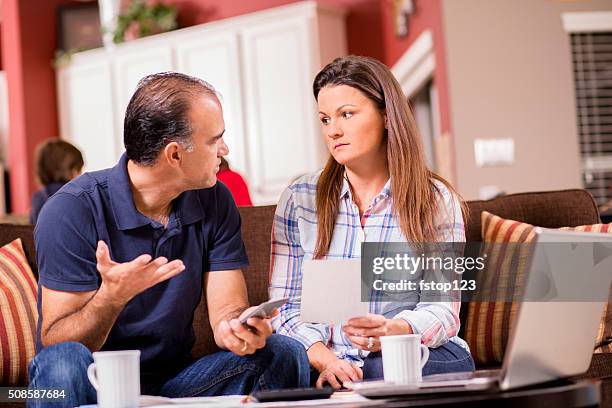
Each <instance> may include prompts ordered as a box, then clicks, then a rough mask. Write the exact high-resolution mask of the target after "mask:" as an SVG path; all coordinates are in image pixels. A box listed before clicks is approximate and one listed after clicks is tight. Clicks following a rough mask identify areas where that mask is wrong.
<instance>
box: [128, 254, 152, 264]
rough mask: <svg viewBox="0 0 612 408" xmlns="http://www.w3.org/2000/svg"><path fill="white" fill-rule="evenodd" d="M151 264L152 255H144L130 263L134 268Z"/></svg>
mask: <svg viewBox="0 0 612 408" xmlns="http://www.w3.org/2000/svg"><path fill="white" fill-rule="evenodd" d="M158 259H159V258H158ZM149 262H151V255H149V254H142V255H140V256H139V257H136V258H134V259H132V260H131V261H130V262H129V263H131V264H132V265H134V266H144V265H146V264H148V263H149Z"/></svg>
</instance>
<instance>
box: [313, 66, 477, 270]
mask: <svg viewBox="0 0 612 408" xmlns="http://www.w3.org/2000/svg"><path fill="white" fill-rule="evenodd" d="M338 85H347V86H350V87H353V88H355V89H357V90H359V91H360V92H362V93H363V94H364V95H365V96H366V97H367V98H369V99H370V100H371V101H373V102H374V104H375V105H376V106H377V107H378V109H380V111H381V113H383V114H385V115H386V117H387V131H386V141H387V162H388V163H389V164H388V165H389V175H390V177H391V193H392V198H393V214H394V216H395V217H397V218H398V219H399V224H400V228H401V230H402V233H403V234H404V236H405V237H406V239H407V240H409V241H412V242H434V241H435V238H436V225H435V218H436V216H437V214H438V212H439V211H440V208H439V205H438V200H437V198H438V195H439V194H440V191H439V190H438V188H437V186H436V184H435V181H436V180H437V181H439V182H441V183H443V184H444V185H445V186H446V187H447V188H448V189H449V190H450V191H451V192H452V193H453V194H455V195H456V196H459V195H458V194H457V192H456V191H455V189H454V188H453V187H452V186H451V185H450V183H448V182H447V181H446V180H444V179H443V178H442V177H440V176H438V175H437V174H435V173H434V172H432V171H431V170H429V169H428V168H427V165H426V164H425V159H424V153H423V146H422V144H421V138H420V136H419V131H418V128H417V126H416V122H415V120H414V117H413V115H412V111H411V110H410V105H409V104H408V100H407V98H406V97H405V96H404V93H403V91H402V89H401V87H400V85H399V83H398V82H397V80H396V79H395V78H394V76H393V74H392V73H391V71H390V70H389V68H387V67H386V66H385V65H384V64H383V63H381V62H380V61H378V60H376V59H374V58H369V57H360V56H354V55H351V56H348V57H342V58H336V59H335V60H334V61H332V62H331V63H329V64H328V65H327V66H325V68H323V69H322V70H321V72H319V73H318V74H317V76H316V77H315V79H314V83H313V92H314V96H315V99H316V100H317V101H318V97H319V91H320V90H321V89H323V88H324V87H326V86H338ZM343 175H344V166H343V165H341V164H340V163H338V162H337V161H336V160H335V159H334V158H333V157H332V156H330V158H329V159H328V161H327V164H326V165H325V167H324V168H323V171H322V173H321V175H320V176H319V181H318V182H317V195H316V203H317V220H318V234H317V244H316V249H315V254H314V258H315V259H320V258H323V257H324V256H325V255H326V254H327V252H328V251H329V246H330V244H331V239H332V235H333V232H334V226H335V223H336V217H337V215H338V207H339V204H340V192H341V190H342V183H343V181H342V178H343ZM462 210H463V212H464V213H466V211H465V210H466V208H465V206H464V205H463V203H462Z"/></svg>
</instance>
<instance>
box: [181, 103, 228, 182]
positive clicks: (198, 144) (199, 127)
mask: <svg viewBox="0 0 612 408" xmlns="http://www.w3.org/2000/svg"><path fill="white" fill-rule="evenodd" d="M189 119H190V121H191V129H192V134H191V142H192V146H193V148H192V149H191V150H190V151H187V152H184V154H183V157H184V161H183V166H182V167H183V172H184V175H185V178H186V180H185V182H186V184H187V185H188V188H189V189H194V190H195V189H201V188H209V187H212V186H214V185H215V183H217V172H218V171H219V164H220V163H221V160H220V158H221V157H222V156H225V155H227V154H228V153H229V149H228V148H227V145H226V144H225V142H224V141H223V133H224V132H225V122H224V121H223V109H222V108H221V104H220V103H219V100H218V99H217V98H216V97H214V96H210V95H202V96H198V97H197V98H195V99H194V101H193V102H192V105H191V109H190V110H189Z"/></svg>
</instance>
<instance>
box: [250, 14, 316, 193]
mask: <svg viewBox="0 0 612 408" xmlns="http://www.w3.org/2000/svg"><path fill="white" fill-rule="evenodd" d="M313 24H314V23H313V21H312V19H311V18H304V17H296V18H295V19H283V20H280V21H276V22H272V23H265V24H260V25H257V26H253V27H248V28H245V29H243V30H241V34H242V38H241V40H242V51H243V62H244V65H243V66H244V78H245V87H244V89H245V95H246V101H247V104H246V106H245V110H246V111H247V115H246V117H247V129H248V136H249V137H248V141H247V145H248V149H249V161H250V162H251V163H253V172H252V176H251V178H252V181H253V186H254V189H253V190H254V196H255V197H254V199H256V200H257V202H258V204H268V203H270V204H271V203H275V202H276V200H277V199H278V197H279V195H280V192H282V190H283V189H284V188H285V187H286V186H287V185H288V184H289V183H290V182H291V181H292V180H293V179H294V178H296V177H298V176H300V175H303V174H305V173H309V172H312V171H314V170H316V169H318V168H319V167H320V166H321V164H322V159H321V157H320V152H321V149H320V144H321V143H322V141H321V136H320V130H319V128H318V126H317V116H316V110H315V104H314V99H313V96H312V91H311V85H312V80H313V75H314V70H315V66H316V65H317V62H316V61H318V60H319V58H318V48H317V47H315V45H314V43H313V42H314V39H315V38H314V37H313V36H312V35H310V33H312V26H313Z"/></svg>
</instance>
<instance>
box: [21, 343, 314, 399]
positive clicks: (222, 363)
mask: <svg viewBox="0 0 612 408" xmlns="http://www.w3.org/2000/svg"><path fill="white" fill-rule="evenodd" d="M92 362H93V358H92V355H91V352H90V351H89V350H88V349H87V348H86V347H85V346H83V345H82V344H80V343H75V342H68V343H60V344H56V345H53V346H49V347H46V348H44V349H43V350H41V352H40V353H38V354H37V355H36V357H34V359H33V360H32V362H31V363H30V368H29V369H30V371H29V373H30V388H32V389H37V388H53V389H63V390H66V399H64V400H62V401H61V402H53V403H49V402H38V401H29V402H28V406H29V407H43V406H44V407H74V406H78V405H85V404H95V403H96V391H95V389H94V388H93V387H92V386H91V384H90V383H89V380H88V379H87V367H88V366H89V364H91V363H92ZM309 370H310V368H309V364H308V357H307V356H306V351H305V350H304V346H302V345H301V344H300V343H298V342H297V341H295V340H294V339H291V338H289V337H285V336H281V335H278V334H273V335H272V336H271V337H269V338H268V339H267V342H266V346H265V347H264V348H263V349H261V350H258V351H257V352H256V353H254V354H251V355H249V356H244V357H240V356H238V355H236V354H234V353H231V352H229V351H220V352H217V353H214V354H210V355H207V356H204V357H202V358H200V359H198V360H195V361H193V362H192V363H191V364H189V365H188V366H187V367H186V368H184V369H183V370H182V371H180V372H179V373H178V374H177V375H176V376H174V377H172V378H170V379H168V380H166V381H165V382H164V383H163V384H161V385H151V384H142V389H143V391H144V392H150V391H152V390H155V392H154V393H155V394H156V395H162V396H166V397H174V398H176V397H194V396H213V395H232V394H248V393H250V392H252V391H257V390H261V389H280V388H298V387H307V386H308V383H309Z"/></svg>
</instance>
